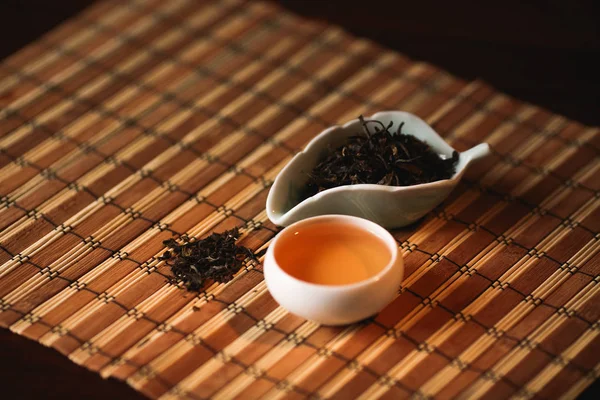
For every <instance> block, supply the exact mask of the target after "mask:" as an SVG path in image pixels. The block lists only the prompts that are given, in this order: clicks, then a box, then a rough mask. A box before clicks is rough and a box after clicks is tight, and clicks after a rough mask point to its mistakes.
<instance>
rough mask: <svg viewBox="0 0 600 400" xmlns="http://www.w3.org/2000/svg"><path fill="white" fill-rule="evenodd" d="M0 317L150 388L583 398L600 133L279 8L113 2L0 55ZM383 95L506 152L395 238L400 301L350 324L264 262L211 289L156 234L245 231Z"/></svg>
mask: <svg viewBox="0 0 600 400" xmlns="http://www.w3.org/2000/svg"><path fill="white" fill-rule="evenodd" d="M0 104H1V108H2V109H1V111H0V114H1V117H0V129H1V132H0V133H1V137H0V162H1V165H0V168H1V169H0V188H1V194H2V198H1V202H2V209H1V210H0V223H1V233H0V244H1V251H0V257H1V260H0V324H1V325H2V326H4V327H9V328H10V329H11V330H12V331H13V332H16V333H18V334H20V335H24V336H26V337H29V338H31V339H34V340H36V341H38V342H40V343H42V344H44V345H46V346H51V347H53V348H55V349H57V350H58V351H60V352H62V353H63V354H65V355H67V356H68V357H69V358H70V359H71V360H73V361H74V362H76V363H78V364H80V365H82V366H85V367H87V368H90V369H92V370H94V371H97V372H98V373H99V374H101V375H102V376H104V377H109V376H113V377H116V378H119V379H123V380H126V381H127V382H128V383H129V384H130V385H131V386H133V387H134V388H136V389H137V390H139V391H141V392H142V393H144V394H146V395H148V396H150V397H161V398H165V399H167V398H191V399H203V398H214V399H231V398H238V399H250V398H257V397H264V398H281V397H285V398H305V397H312V398H339V399H345V398H363V399H367V398H368V399H375V398H389V399H396V398H398V399H399V398H408V397H414V398H426V397H435V398H442V399H443V398H451V397H459V398H482V397H485V398H508V397H511V396H514V397H516V398H536V399H537V398H540V399H541V398H565V399H569V398H575V397H576V396H577V395H578V394H579V393H580V392H581V391H583V390H584V389H585V388H586V387H587V386H588V385H589V384H590V383H591V382H593V380H594V379H596V377H597V376H598V372H599V370H600V339H599V334H600V329H599V327H600V325H599V322H598V317H599V315H600V302H599V301H600V286H599V285H598V284H597V283H598V281H599V280H600V277H599V275H598V274H599V272H600V254H599V250H600V240H599V239H600V235H599V234H598V228H599V225H600V200H599V194H600V192H599V189H600V180H599V179H598V174H599V173H600V162H599V159H598V154H599V152H600V134H599V131H598V129H597V128H589V127H585V126H582V125H581V124H579V123H577V122H573V121H569V120H567V119H565V118H563V117H561V116H557V115H552V114H551V113H549V112H547V111H545V110H542V109H540V108H538V107H535V106H532V105H530V104H525V103H522V102H519V101H517V100H515V99H512V98H509V97H507V96H505V95H503V94H501V93H498V92H496V91H494V90H493V89H492V88H490V87H489V86H487V85H485V84H484V83H482V82H470V83H469V82H464V81H462V80H459V79H457V78H455V77H453V76H450V75H449V74H447V73H446V72H444V71H442V70H440V69H437V68H435V67H432V66H430V65H427V64H424V63H419V62H414V61H412V60H409V59H407V58H406V57H404V56H402V55H399V54H397V53H394V52H391V51H388V50H385V49H383V48H381V47H379V46H377V45H376V44H374V43H371V42H369V41H366V40H362V39H357V38H354V37H351V36H350V35H348V34H346V33H344V32H343V31H341V30H340V29H338V28H336V27H333V26H328V25H325V24H323V23H319V22H314V21H307V20H303V19H301V18H299V17H297V16H294V15H292V14H290V13H288V12H286V11H284V10H282V9H281V8H279V7H278V6H277V5H275V4H272V3H263V2H248V3H245V2H241V1H240V0H226V1H219V2H216V1H215V2H196V1H192V0H173V1H169V2H162V1H159V0H149V1H139V0H138V1H132V2H127V3H125V2H118V1H106V2H100V3H98V4H96V5H94V6H93V7H91V8H89V9H87V10H86V11H85V12H83V13H82V14H80V15H78V16H77V17H76V18H74V19H72V20H70V21H68V22H66V23H65V24H63V25H62V26H60V27H59V28H58V29H55V30H54V31H52V32H50V33H49V34H47V35H46V36H44V37H43V38H41V39H40V40H39V41H37V42H35V43H33V44H31V45H30V46H28V47H27V48H25V49H23V50H22V51H20V52H19V53H17V54H15V55H13V56H11V57H10V58H8V59H7V60H5V61H4V62H3V63H2V64H1V65H0ZM381 110H406V111H410V112H413V113H416V114H417V115H419V116H421V117H422V118H424V119H425V120H426V121H428V122H429V123H430V124H432V125H433V127H434V128H435V129H436V130H437V131H438V132H440V134H442V135H443V136H444V137H445V138H446V139H447V140H448V141H449V142H450V143H452V144H453V146H455V147H456V148H457V149H458V150H464V149H465V148H468V147H470V146H472V145H474V144H477V143H480V142H484V141H485V142H488V143H490V145H491V146H492V149H493V155H492V156H491V157H489V158H488V159H487V160H486V161H484V162H482V163H480V164H478V165H477V166H476V167H474V168H472V169H470V170H469V172H468V174H467V176H466V178H465V180H464V181H463V182H462V183H461V185H460V186H459V188H457V189H456V190H455V191H454V192H453V193H452V195H451V196H450V198H449V199H448V200H447V201H445V202H444V203H443V204H442V205H440V206H439V207H438V208H437V209H436V210H435V211H434V212H432V213H431V214H430V215H428V216H427V217H426V218H425V219H424V220H423V221H421V222H419V223H417V224H415V225H414V226H411V227H408V228H405V229H401V230H396V231H394V232H393V234H394V236H395V237H396V239H397V240H398V245H399V246H400V247H401V249H402V252H403V255H404V257H405V263H406V278H405V280H404V282H403V285H402V288H401V293H400V295H399V296H398V297H397V299H396V300H395V301H394V302H393V303H392V304H390V305H389V306H388V307H387V308H386V309H385V310H383V311H382V312H381V313H380V314H379V315H378V316H377V317H376V318H374V319H372V320H370V321H366V322H364V323H361V324H355V325H352V326H347V327H341V328H328V327H322V326H318V325H316V324H314V323H312V322H308V321H305V320H302V319H300V318H298V317H295V316H293V315H290V314H288V313H286V312H285V311H284V310H283V309H281V308H280V307H278V305H277V304H276V303H275V302H274V301H273V299H272V298H271V297H270V296H269V294H268V292H267V290H266V288H265V285H264V282H263V276H262V272H261V271H262V270H261V265H260V264H257V263H253V262H250V261H248V262H246V263H245V268H244V269H243V270H241V271H240V272H239V273H238V274H236V276H235V278H234V280H233V281H231V282H229V283H227V284H208V285H207V286H206V287H204V288H203V290H202V291H201V292H200V293H191V292H187V291H186V290H185V289H184V288H183V287H182V286H181V285H179V284H176V283H171V281H170V279H169V278H170V271H169V269H168V268H167V267H166V266H165V265H164V262H163V261H159V260H158V256H159V255H161V254H162V252H163V251H164V248H163V245H162V241H163V240H165V239H167V238H170V237H173V236H175V237H180V236H181V235H188V236H190V237H191V236H194V237H198V238H199V237H203V236H205V235H208V234H210V233H212V232H214V231H217V232H219V231H223V230H225V229H229V228H231V227H234V226H239V227H241V230H242V233H243V235H242V239H241V244H243V245H245V246H247V247H250V248H251V249H253V250H260V249H263V248H265V247H266V246H268V244H269V241H270V239H271V238H273V236H274V235H275V234H276V232H277V229H278V228H277V227H275V226H273V225H272V224H271V223H270V222H269V221H268V219H267V218H266V215H265V209H264V204H265V199H266V195H267V192H268V188H269V186H270V185H271V183H272V181H273V179H274V178H275V176H276V175H277V172H278V171H279V170H280V169H281V168H282V167H283V166H284V165H285V164H286V163H287V162H288V161H289V160H290V157H291V156H292V155H293V154H294V152H296V151H297V150H298V149H301V148H302V147H303V146H304V145H305V144H306V143H307V141H309V140H310V139H311V138H312V137H313V136H314V135H316V134H317V133H319V132H320V131H321V130H322V129H324V128H325V127H327V126H329V125H332V124H334V123H342V122H345V121H347V120H349V119H353V118H356V117H357V116H358V115H360V114H363V115H369V114H371V113H373V112H376V111H381Z"/></svg>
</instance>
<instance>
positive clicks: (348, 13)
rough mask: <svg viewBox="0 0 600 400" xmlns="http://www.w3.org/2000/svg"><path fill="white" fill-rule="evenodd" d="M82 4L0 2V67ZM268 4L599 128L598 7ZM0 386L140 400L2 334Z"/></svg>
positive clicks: (562, 0) (31, 393) (51, 394)
mask: <svg viewBox="0 0 600 400" xmlns="http://www.w3.org/2000/svg"><path fill="white" fill-rule="evenodd" d="M272 1H275V0H272ZM92 2H93V1H90V0H78V1H77V0H55V1H42V0H22V1H17V0H9V1H6V0H4V1H0V59H3V58H4V57H6V56H8V55H10V54H12V53H13V52H15V51H17V50H18V49H20V48H21V47H23V46H25V45H26V44H27V43H29V42H31V41H33V40H35V39H36V38H37V37H39V36H40V35H41V34H43V33H44V32H46V31H48V30H49V29H51V28H52V27H54V26H56V25H58V24H59V23H60V22H61V21H63V20H64V19H66V18H68V17H70V16H73V15H75V14H76V13H77V12H78V11H80V10H82V9H83V8H85V7H86V6H87V5H89V4H91V3H92ZM278 2H279V3H280V4H282V5H284V6H285V7H287V8H289V9H290V10H292V11H295V12H297V13H299V14H303V15H306V16H309V17H313V18H319V19H323V20H327V21H330V22H332V23H336V24H339V25H341V26H343V27H344V28H346V29H347V30H348V31H350V32H353V33H355V34H358V35H361V36H365V37H369V38H371V39H373V40H375V41H378V42H380V43H382V44H384V45H386V46H389V47H391V48H393V49H395V50H398V51H400V52H402V53H404V54H405V55H408V56H409V57H412V58H415V59H420V60H424V61H428V62H431V63H433V64H436V65H438V66H440V67H442V68H444V69H446V70H448V71H450V72H452V73H453V74H455V75H457V76H460V77H462V78H465V79H474V78H480V79H483V80H485V81H487V82H488V83H490V84H492V85H493V86H495V87H496V88H497V89H499V90H500V91H503V92H505V93H508V94H510V95H512V96H515V97H517V98H520V99H522V100H525V101H529V102H531V103H535V104H537V105H540V106H543V107H545V108H548V109H550V110H552V111H553V112H555V113H560V114H563V115H565V116H567V117H569V118H571V119H576V120H579V121H581V122H584V123H587V124H591V125H600V108H599V107H598V105H599V104H598V99H599V96H598V90H599V89H600V85H599V79H598V73H599V72H600V62H599V61H598V60H597V56H598V50H599V48H600V40H599V37H600V35H599V28H598V21H599V20H600V18H599V17H600V13H599V12H598V11H599V8H600V7H599V6H598V4H597V3H596V2H594V1H593V0H590V1H583V0H582V1H568V0H548V1H541V0H540V1H516V0H504V1H501V2H500V1H498V2H487V1H475V0H472V1H443V0H440V1H430V0H413V1H402V0H395V1H380V0H368V1H360V2H359V1H357V2H355V3H354V4H349V3H350V2H349V1H342V0H330V1H318V0H313V1H307V0H279V1H278ZM0 382H2V391H3V394H2V396H1V397H4V395H5V394H6V393H13V394H14V395H18V396H19V397H20V398H73V397H76V398H86V399H105V398H113V399H116V398H119V399H121V398H123V399H125V398H127V399H141V398H143V397H142V396H141V395H140V394H138V393H137V392H135V391H134V390H133V389H131V388H129V387H128V386H126V385H125V384H123V383H120V382H117V381H115V380H112V379H110V380H108V381H103V380H102V379H101V378H100V377H99V376H98V375H97V374H95V373H92V372H89V371H87V370H85V369H83V368H80V367H77V366H76V365H75V364H73V363H71V362H70V361H69V360H68V359H67V358H66V357H63V356H61V355H59V354H58V353H57V352H56V351H54V350H51V349H47V348H44V347H42V346H41V345H38V344H37V343H34V342H31V341H29V340H27V339H24V338H22V337H19V336H16V335H13V334H12V333H10V332H9V331H7V330H4V329H0ZM598 389H599V384H598V381H597V382H596V383H595V384H594V385H593V386H592V388H590V389H589V390H588V391H586V392H585V393H584V395H582V396H581V398H582V399H583V398H585V399H587V398H590V399H591V398H595V397H594V396H593V394H592V393H596V392H598Z"/></svg>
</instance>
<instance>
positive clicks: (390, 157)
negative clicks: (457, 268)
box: [304, 115, 458, 197]
mask: <svg viewBox="0 0 600 400" xmlns="http://www.w3.org/2000/svg"><path fill="white" fill-rule="evenodd" d="M359 119H360V121H361V123H362V127H363V130H364V134H362V135H361V134H359V135H355V136H351V137H349V138H348V139H347V141H346V143H344V144H343V145H342V146H339V147H337V148H335V149H331V148H330V149H329V150H328V153H327V155H326V156H325V158H324V159H322V160H321V161H320V162H319V164H317V166H316V167H315V168H314V169H313V170H312V171H311V172H310V173H309V177H308V182H307V187H306V192H305V194H304V196H305V197H310V196H313V195H315V194H317V193H319V192H321V191H323V190H326V189H330V188H334V187H337V186H343V185H356V184H360V183H370V184H378V185H387V186H411V185H417V184H421V183H428V182H435V181H439V180H442V179H448V178H450V177H452V175H454V172H455V171H456V163H457V162H458V153H457V152H456V151H455V152H454V153H453V154H452V157H451V158H448V159H443V158H441V157H440V155H439V154H437V153H436V152H435V151H433V150H432V149H431V147H430V146H429V145H428V144H427V143H425V142H422V141H421V140H419V139H417V138H416V137H414V136H411V135H407V134H404V133H402V127H403V126H404V123H401V124H400V125H399V126H398V128H397V130H396V132H395V133H393V132H392V130H391V129H392V122H390V124H389V125H387V126H386V125H384V124H383V123H382V122H381V121H377V120H365V119H364V118H363V116H362V115H361V116H360V117H359ZM369 125H371V129H370V127H369Z"/></svg>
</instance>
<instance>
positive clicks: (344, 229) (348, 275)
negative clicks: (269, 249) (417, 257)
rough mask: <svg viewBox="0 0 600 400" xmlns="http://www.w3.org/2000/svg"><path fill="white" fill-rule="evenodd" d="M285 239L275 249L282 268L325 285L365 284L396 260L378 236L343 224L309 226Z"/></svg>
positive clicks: (294, 275) (305, 279)
mask: <svg viewBox="0 0 600 400" xmlns="http://www.w3.org/2000/svg"><path fill="white" fill-rule="evenodd" d="M281 239H282V240H281V241H280V243H278V246H277V247H276V249H275V259H276V260H277V262H278V263H279V265H280V266H281V268H282V269H283V270H284V271H285V272H287V273H288V274H290V275H291V276H293V277H295V278H297V279H300V280H302V281H305V282H309V283H315V284H321V285H347V284H352V283H357V282H360V281H364V280H366V279H368V278H370V277H372V276H374V275H377V274H378V273H379V272H381V271H382V270H383V268H385V266H386V265H388V264H389V262H390V260H391V257H392V255H391V253H390V250H389V247H388V245H387V244H386V243H385V242H384V241H383V240H382V239H381V238H379V237H378V236H377V235H376V234H374V233H371V232H369V231H368V230H365V229H363V228H361V227H358V226H355V225H352V224H347V223H343V222H328V223H323V224H315V225H309V226H306V227H303V228H302V229H298V230H297V231H295V232H293V235H289V234H288V235H286V236H285V237H282V238H281Z"/></svg>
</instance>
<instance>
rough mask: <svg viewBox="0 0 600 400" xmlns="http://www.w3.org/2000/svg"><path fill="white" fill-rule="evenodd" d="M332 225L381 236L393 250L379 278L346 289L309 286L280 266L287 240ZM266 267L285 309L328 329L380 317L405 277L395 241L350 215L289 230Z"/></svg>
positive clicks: (273, 247) (274, 293)
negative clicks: (279, 252) (278, 255)
mask: <svg viewBox="0 0 600 400" xmlns="http://www.w3.org/2000/svg"><path fill="white" fill-rule="evenodd" d="M332 223H334V224H336V225H338V224H339V226H342V227H343V226H344V225H352V226H354V227H358V228H360V229H361V230H364V232H365V235H374V236H377V237H378V238H379V239H380V240H381V241H382V242H383V243H385V245H386V246H387V247H388V249H389V252H390V255H391V257H390V262H389V263H388V265H386V266H385V268H383V269H382V270H381V271H380V272H379V273H377V274H376V275H373V276H371V277H369V278H367V279H365V280H362V281H360V282H356V283H352V284H345V285H322V284H315V283H310V282H306V281H303V280H300V279H298V278H295V277H293V276H292V275H290V274H288V273H287V272H286V271H285V270H284V269H283V268H282V267H281V266H280V265H279V263H278V261H277V259H276V257H275V254H276V249H277V246H278V245H279V244H280V243H281V242H282V241H283V240H285V238H286V237H287V236H289V235H293V234H294V232H297V231H300V230H302V229H303V228H306V227H308V226H310V225H315V224H323V225H325V224H327V225H329V224H332ZM306 251H310V249H307V250H306ZM263 265H264V274H265V282H266V284H267V288H268V289H269V292H270V293H271V295H272V296H273V298H274V299H275V300H276V301H277V302H278V303H279V304H280V305H281V306H282V307H284V308H285V309H287V310H288V311H289V312H291V313H292V314H296V315H298V316H301V317H303V318H306V319H309V320H312V321H315V322H319V323H321V324H324V325H345V324H350V323H353V322H357V321H360V320H363V319H365V318H368V317H370V316H373V315H375V314H377V313H378V312H379V311H381V309H383V308H384V307H385V306H386V305H387V304H389V303H390V302H391V301H392V300H393V299H394V297H395V296H396V294H397V293H398V288H399V286H400V282H401V281H402V278H403V276H404V261H403V259H402V255H401V254H400V252H399V251H398V245H397V243H396V241H395V240H394V237H393V236H392V235H391V234H390V233H389V232H388V231H387V230H385V229H384V228H382V227H381V226H379V225H377V224H376V223H374V222H371V221H369V220H366V219H363V218H359V217H353V216H348V215H322V216H318V217H312V218H307V219H304V220H302V221H299V222H296V223H294V224H292V225H290V226H288V227H287V228H285V229H283V230H282V231H281V232H280V233H279V234H278V235H277V236H276V237H275V239H274V240H273V241H272V243H271V245H270V246H269V250H268V251H267V254H266V256H265V261H264V264H263Z"/></svg>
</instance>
